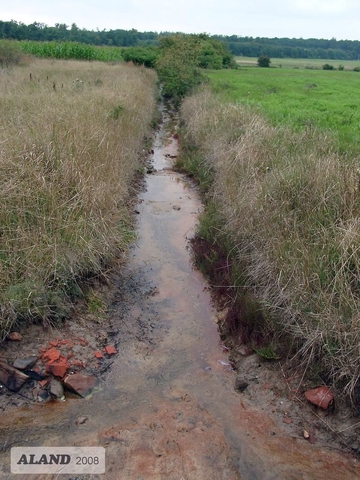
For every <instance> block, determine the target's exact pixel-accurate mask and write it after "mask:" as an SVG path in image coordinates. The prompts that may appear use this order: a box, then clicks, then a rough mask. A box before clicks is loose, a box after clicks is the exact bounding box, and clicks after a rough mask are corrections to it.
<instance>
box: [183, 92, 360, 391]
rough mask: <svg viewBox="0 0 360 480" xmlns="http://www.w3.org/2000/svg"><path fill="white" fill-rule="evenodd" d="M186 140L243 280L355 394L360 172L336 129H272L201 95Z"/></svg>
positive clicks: (309, 358) (305, 358)
mask: <svg viewBox="0 0 360 480" xmlns="http://www.w3.org/2000/svg"><path fill="white" fill-rule="evenodd" d="M182 118H183V120H184V121H185V123H186V131H187V133H186V142H187V143H188V144H190V145H192V146H193V147H195V148H197V149H198V150H199V151H200V152H201V154H202V157H203V158H205V160H206V164H207V166H208V168H209V169H212V170H213V171H214V172H215V173H214V178H215V180H214V184H213V186H212V189H211V191H210V193H209V196H210V197H211V199H212V200H213V201H214V202H215V204H216V206H217V211H220V213H221V214H222V216H223V218H225V227H224V228H225V231H226V233H227V235H228V237H230V238H231V243H232V245H233V247H234V251H236V256H237V259H238V262H239V264H240V265H247V266H248V267H247V269H246V271H245V274H246V277H247V284H248V285H249V286H252V288H253V289H254V290H255V291H256V296H257V298H258V299H259V300H260V301H261V304H262V306H263V308H264V311H265V312H267V316H268V317H269V318H271V319H272V321H273V322H274V324H276V329H277V330H278V329H279V328H280V329H282V330H283V331H285V332H287V333H289V334H291V336H292V337H293V338H294V339H295V343H296V344H297V345H298V349H299V350H298V354H297V357H298V359H299V360H300V361H301V362H303V364H304V366H307V365H310V364H311V363H312V362H315V361H317V362H320V363H321V364H322V365H323V366H325V368H326V369H327V371H328V372H330V375H331V377H332V379H333V380H334V381H336V382H340V384H341V385H342V386H343V388H344V392H345V393H346V394H347V395H349V396H350V397H353V395H354V392H355V390H356V387H357V386H358V385H359V380H360V220H359V218H360V172H359V170H358V169H357V162H356V161H355V159H351V158H343V157H340V156H339V155H338V154H337V153H336V148H335V144H334V141H333V139H332V138H331V136H330V134H329V135H328V134H326V133H320V132H318V131H316V130H315V129H308V130H304V131H303V132H302V133H299V132H297V133H296V132H294V131H291V130H290V129H288V128H286V127H283V126H282V127H273V126H271V125H270V124H268V123H267V122H266V121H265V120H264V118H262V117H261V116H260V115H258V114H257V113H256V112H254V111H252V110H249V109H248V108H246V107H244V106H241V105H234V104H222V103H220V102H219V101H217V100H216V99H214V97H213V96H212V95H211V94H210V93H209V92H208V91H206V90H205V91H202V92H200V93H198V94H197V95H195V96H193V97H191V98H189V99H187V100H186V101H185V102H184V104H183V108H182Z"/></svg>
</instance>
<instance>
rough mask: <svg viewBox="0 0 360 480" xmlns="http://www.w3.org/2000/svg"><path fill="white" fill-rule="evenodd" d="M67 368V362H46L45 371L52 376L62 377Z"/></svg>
mask: <svg viewBox="0 0 360 480" xmlns="http://www.w3.org/2000/svg"><path fill="white" fill-rule="evenodd" d="M68 368H69V364H68V363H48V364H47V365H46V372H47V373H50V374H51V375H54V377H59V378H64V377H65V375H66V374H67V371H68Z"/></svg>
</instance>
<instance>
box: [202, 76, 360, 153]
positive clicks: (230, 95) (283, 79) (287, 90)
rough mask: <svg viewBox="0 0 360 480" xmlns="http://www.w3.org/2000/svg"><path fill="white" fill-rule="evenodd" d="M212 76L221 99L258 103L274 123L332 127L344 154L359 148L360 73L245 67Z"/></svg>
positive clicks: (213, 85) (247, 103)
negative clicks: (359, 101)
mask: <svg viewBox="0 0 360 480" xmlns="http://www.w3.org/2000/svg"><path fill="white" fill-rule="evenodd" d="M208 76H209V78H210V81H211V86H212V88H213V90H214V91H215V92H218V93H220V94H221V96H222V98H223V100H225V101H231V102H237V103H242V104H245V105H249V106H252V107H255V108H257V109H258V110H259V111H260V112H261V113H262V114H264V115H265V116H266V117H267V118H269V119H270V121H271V122H272V123H273V124H274V125H290V126H291V127H294V128H295V129H298V130H300V129H303V128H319V129H321V130H326V129H329V130H331V131H332V133H333V134H335V135H336V136H337V137H338V142H339V149H340V151H341V152H342V153H352V154H359V153H360V109H359V104H358V98H359V95H360V76H359V74H358V72H353V71H326V70H306V69H299V70H298V69H289V68H286V69H285V68H269V69H267V68H252V67H244V68H240V69H239V70H221V71H212V72H210V73H208Z"/></svg>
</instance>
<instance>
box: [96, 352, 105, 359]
mask: <svg viewBox="0 0 360 480" xmlns="http://www.w3.org/2000/svg"><path fill="white" fill-rule="evenodd" d="M94 356H95V358H104V355H103V354H102V353H101V352H99V350H97V351H96V352H94Z"/></svg>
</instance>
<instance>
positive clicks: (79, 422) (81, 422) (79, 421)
mask: <svg viewBox="0 0 360 480" xmlns="http://www.w3.org/2000/svg"><path fill="white" fill-rule="evenodd" d="M87 421H88V417H77V419H76V420H75V424H76V425H77V426H79V425H84V423H86V422H87Z"/></svg>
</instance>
